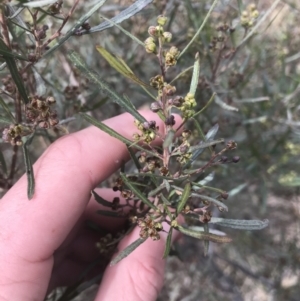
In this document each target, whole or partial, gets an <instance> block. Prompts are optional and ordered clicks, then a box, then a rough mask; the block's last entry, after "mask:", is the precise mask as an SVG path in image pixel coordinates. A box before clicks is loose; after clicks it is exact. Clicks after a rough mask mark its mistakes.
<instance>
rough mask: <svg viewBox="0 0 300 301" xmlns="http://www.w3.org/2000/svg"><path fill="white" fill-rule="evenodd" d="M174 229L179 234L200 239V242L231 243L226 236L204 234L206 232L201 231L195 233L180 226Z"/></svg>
mask: <svg viewBox="0 0 300 301" xmlns="http://www.w3.org/2000/svg"><path fill="white" fill-rule="evenodd" d="M176 228H177V229H178V231H180V232H181V233H183V234H185V235H188V236H191V237H194V238H197V239H200V240H209V241H212V242H216V243H228V242H231V241H232V239H231V238H230V237H228V236H222V235H217V234H212V233H206V232H202V231H196V230H192V229H189V228H185V227H182V226H178V227H176Z"/></svg>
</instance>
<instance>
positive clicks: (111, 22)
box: [99, 14, 144, 47]
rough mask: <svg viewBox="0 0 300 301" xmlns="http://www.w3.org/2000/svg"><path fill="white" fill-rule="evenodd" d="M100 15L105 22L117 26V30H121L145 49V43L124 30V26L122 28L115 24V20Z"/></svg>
mask: <svg viewBox="0 0 300 301" xmlns="http://www.w3.org/2000/svg"><path fill="white" fill-rule="evenodd" d="M99 15H100V16H101V18H103V19H104V20H105V21H107V22H109V23H110V24H112V25H113V26H116V27H117V28H119V29H120V30H121V31H122V32H123V33H124V34H125V35H126V36H128V37H130V38H131V39H132V40H133V41H135V42H136V43H138V44H139V45H141V46H143V47H144V42H142V41H141V40H139V39H138V38H137V37H136V36H134V35H133V34H131V33H130V32H129V31H127V30H126V29H124V28H123V27H122V26H120V25H119V24H117V23H115V22H114V21H113V20H111V19H108V18H106V17H105V16H103V15H102V14H99Z"/></svg>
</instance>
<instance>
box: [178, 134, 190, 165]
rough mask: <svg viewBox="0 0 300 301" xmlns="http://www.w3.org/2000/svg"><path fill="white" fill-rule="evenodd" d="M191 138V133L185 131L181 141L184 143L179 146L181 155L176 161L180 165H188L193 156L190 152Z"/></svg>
mask: <svg viewBox="0 0 300 301" xmlns="http://www.w3.org/2000/svg"><path fill="white" fill-rule="evenodd" d="M190 136H191V132H190V131H188V130H185V131H183V132H182V134H181V139H182V141H183V143H182V144H181V145H180V146H179V151H180V153H181V154H180V155H179V156H178V157H177V158H176V160H177V161H178V162H179V163H180V164H185V163H187V162H188V161H189V160H190V159H191V157H192V155H193V154H192V153H191V152H189V151H188V150H189V149H190V143H189V141H188V138H189V137H190Z"/></svg>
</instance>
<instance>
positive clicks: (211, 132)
mask: <svg viewBox="0 0 300 301" xmlns="http://www.w3.org/2000/svg"><path fill="white" fill-rule="evenodd" d="M218 130H219V125H218V124H215V125H214V126H213V127H212V128H210V129H209V131H208V132H207V134H206V135H205V140H206V141H208V140H212V139H214V138H215V136H216V134H217V132H218ZM203 143H205V142H203V141H200V142H199V144H198V145H202V144H203ZM203 150H204V149H203V148H199V149H198V150H195V151H194V152H193V155H192V158H191V162H194V161H195V160H196V159H197V158H198V157H199V156H200V155H201V154H202V152H203Z"/></svg>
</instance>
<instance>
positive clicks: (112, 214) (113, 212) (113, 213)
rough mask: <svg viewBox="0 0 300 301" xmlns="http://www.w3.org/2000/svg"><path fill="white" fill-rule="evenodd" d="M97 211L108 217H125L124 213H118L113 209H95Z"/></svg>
mask: <svg viewBox="0 0 300 301" xmlns="http://www.w3.org/2000/svg"><path fill="white" fill-rule="evenodd" d="M97 213H98V214H101V215H104V216H108V217H116V218H125V216H124V215H120V214H119V213H118V212H115V211H108V210H97Z"/></svg>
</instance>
